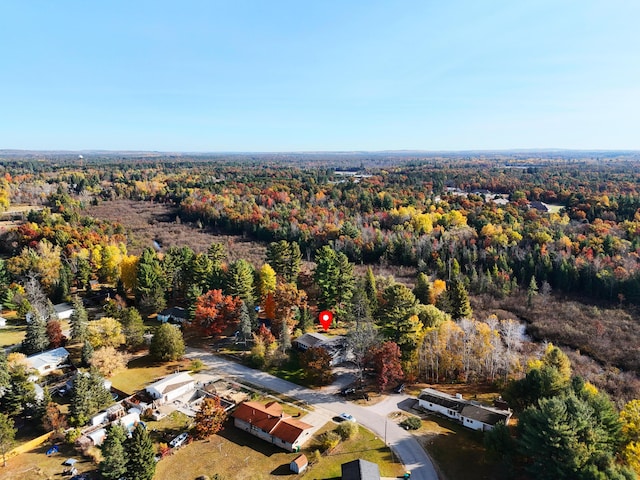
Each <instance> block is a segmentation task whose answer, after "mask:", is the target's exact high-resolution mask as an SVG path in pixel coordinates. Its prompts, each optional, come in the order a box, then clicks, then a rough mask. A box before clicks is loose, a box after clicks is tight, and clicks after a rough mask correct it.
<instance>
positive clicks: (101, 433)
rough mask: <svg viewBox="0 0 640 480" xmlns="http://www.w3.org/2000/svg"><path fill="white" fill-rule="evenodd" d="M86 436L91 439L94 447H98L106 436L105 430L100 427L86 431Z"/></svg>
mask: <svg viewBox="0 0 640 480" xmlns="http://www.w3.org/2000/svg"><path fill="white" fill-rule="evenodd" d="M87 437H89V438H90V439H91V441H92V442H93V444H94V445H95V446H96V447H99V446H100V445H102V442H104V439H105V438H107V430H106V429H104V428H100V429H98V430H95V431H93V432H91V433H87Z"/></svg>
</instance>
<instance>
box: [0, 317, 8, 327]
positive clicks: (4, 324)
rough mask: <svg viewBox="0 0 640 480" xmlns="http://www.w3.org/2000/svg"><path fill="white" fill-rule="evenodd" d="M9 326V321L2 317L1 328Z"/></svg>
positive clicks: (0, 320) (0, 318)
mask: <svg viewBox="0 0 640 480" xmlns="http://www.w3.org/2000/svg"><path fill="white" fill-rule="evenodd" d="M6 326H7V319H6V318H4V317H0V328H1V327H6Z"/></svg>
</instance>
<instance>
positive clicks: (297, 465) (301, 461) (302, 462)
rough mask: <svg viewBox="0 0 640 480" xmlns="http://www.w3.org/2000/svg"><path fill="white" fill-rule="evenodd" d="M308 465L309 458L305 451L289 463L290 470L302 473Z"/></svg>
mask: <svg viewBox="0 0 640 480" xmlns="http://www.w3.org/2000/svg"><path fill="white" fill-rule="evenodd" d="M308 466H309V460H307V456H306V455H305V454H304V453H301V454H300V455H298V456H297V457H296V458H294V459H293V461H292V462H291V463H290V464H289V470H291V471H292V472H293V473H302V472H304V471H305V470H306V469H307V467H308Z"/></svg>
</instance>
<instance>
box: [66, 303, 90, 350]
mask: <svg viewBox="0 0 640 480" xmlns="http://www.w3.org/2000/svg"><path fill="white" fill-rule="evenodd" d="M72 304H73V313H72V314H71V318H70V319H69V323H70V324H71V338H72V339H73V340H75V341H76V342H84V341H85V340H86V339H87V333H88V329H89V317H88V315H87V310H86V309H85V308H84V305H83V304H82V300H80V297H78V296H77V295H74V296H73V299H72Z"/></svg>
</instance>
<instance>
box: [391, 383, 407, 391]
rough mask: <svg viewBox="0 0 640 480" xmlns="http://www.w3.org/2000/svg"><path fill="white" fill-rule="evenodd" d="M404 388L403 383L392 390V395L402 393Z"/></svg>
mask: <svg viewBox="0 0 640 480" xmlns="http://www.w3.org/2000/svg"><path fill="white" fill-rule="evenodd" d="M405 387H406V385H405V384H404V383H400V384H398V385H397V386H396V388H394V389H393V393H402V392H404V388H405Z"/></svg>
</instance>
